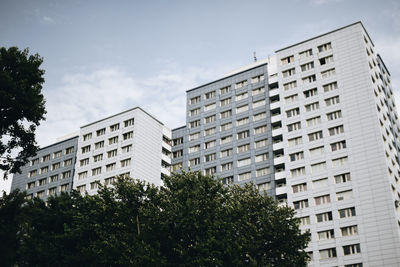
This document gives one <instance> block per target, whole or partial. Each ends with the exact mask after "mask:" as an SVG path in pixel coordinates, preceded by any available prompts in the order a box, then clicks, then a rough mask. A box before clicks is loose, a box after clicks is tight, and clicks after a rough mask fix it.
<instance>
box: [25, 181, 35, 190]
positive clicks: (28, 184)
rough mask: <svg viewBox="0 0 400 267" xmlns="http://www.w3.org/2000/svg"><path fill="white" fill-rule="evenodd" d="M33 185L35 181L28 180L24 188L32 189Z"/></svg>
mask: <svg viewBox="0 0 400 267" xmlns="http://www.w3.org/2000/svg"><path fill="white" fill-rule="evenodd" d="M34 187H35V182H30V183H27V184H26V189H32V188H34Z"/></svg>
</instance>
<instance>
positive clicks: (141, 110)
mask: <svg viewBox="0 0 400 267" xmlns="http://www.w3.org/2000/svg"><path fill="white" fill-rule="evenodd" d="M135 109H139V110H141V111H142V112H143V113H145V114H146V115H148V116H149V117H150V118H152V119H153V120H155V121H157V122H158V123H159V124H161V125H164V123H162V122H161V121H159V120H157V119H156V118H155V117H154V116H152V115H150V114H149V113H148V112H146V111H145V110H143V109H142V108H141V107H134V108H131V109H128V110H125V111H122V112H120V113H117V114H114V115H111V116H109V117H106V118H103V119H101V120H98V121H95V122H92V123H89V124H86V125H83V126H81V129H82V128H85V127H88V126H90V125H93V124H96V123H98V122H101V121H104V120H108V119H110V118H113V117H116V116H119V115H121V114H124V113H126V112H129V111H132V110H135Z"/></svg>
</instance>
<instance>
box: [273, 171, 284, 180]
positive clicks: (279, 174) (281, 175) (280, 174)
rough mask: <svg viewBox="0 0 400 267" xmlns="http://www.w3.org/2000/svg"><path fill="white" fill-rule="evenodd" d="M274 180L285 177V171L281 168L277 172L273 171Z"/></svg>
mask: <svg viewBox="0 0 400 267" xmlns="http://www.w3.org/2000/svg"><path fill="white" fill-rule="evenodd" d="M274 178H275V180H281V179H285V178H286V172H285V171H284V170H283V171H280V172H277V171H275V177H274Z"/></svg>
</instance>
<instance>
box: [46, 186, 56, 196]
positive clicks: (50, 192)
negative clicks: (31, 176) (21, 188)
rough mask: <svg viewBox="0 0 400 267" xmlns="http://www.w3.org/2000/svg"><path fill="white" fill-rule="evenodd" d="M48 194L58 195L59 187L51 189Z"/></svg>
mask: <svg viewBox="0 0 400 267" xmlns="http://www.w3.org/2000/svg"><path fill="white" fill-rule="evenodd" d="M47 193H48V195H49V196H53V195H55V194H56V193H57V187H52V188H49V191H48V192H47Z"/></svg>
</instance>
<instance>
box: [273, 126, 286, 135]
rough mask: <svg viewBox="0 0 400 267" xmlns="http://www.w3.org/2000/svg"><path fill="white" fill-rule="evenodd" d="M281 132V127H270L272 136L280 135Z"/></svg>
mask: <svg viewBox="0 0 400 267" xmlns="http://www.w3.org/2000/svg"><path fill="white" fill-rule="evenodd" d="M282 133H283V130H282V127H281V128H276V129H272V136H278V135H282Z"/></svg>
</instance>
